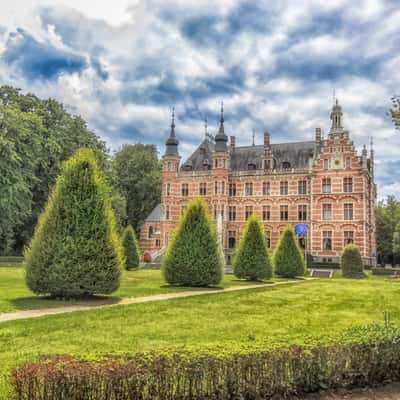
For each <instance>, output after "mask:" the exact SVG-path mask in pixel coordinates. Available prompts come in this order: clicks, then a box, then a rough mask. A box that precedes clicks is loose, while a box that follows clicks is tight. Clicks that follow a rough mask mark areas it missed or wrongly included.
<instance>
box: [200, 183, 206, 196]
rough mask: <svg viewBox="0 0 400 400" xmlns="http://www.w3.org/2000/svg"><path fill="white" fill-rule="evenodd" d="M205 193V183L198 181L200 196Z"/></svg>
mask: <svg viewBox="0 0 400 400" xmlns="http://www.w3.org/2000/svg"><path fill="white" fill-rule="evenodd" d="M206 194H207V183H205V182H202V183H200V196H205V195H206Z"/></svg>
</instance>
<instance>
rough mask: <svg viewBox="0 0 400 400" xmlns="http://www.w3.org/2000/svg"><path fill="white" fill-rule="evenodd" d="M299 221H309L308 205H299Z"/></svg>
mask: <svg viewBox="0 0 400 400" xmlns="http://www.w3.org/2000/svg"><path fill="white" fill-rule="evenodd" d="M299 221H307V205H306V204H300V205H299Z"/></svg>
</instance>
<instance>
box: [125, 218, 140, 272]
mask: <svg viewBox="0 0 400 400" xmlns="http://www.w3.org/2000/svg"><path fill="white" fill-rule="evenodd" d="M122 245H123V246H124V254H125V265H126V269H127V270H131V269H136V268H139V264H140V248H139V243H138V241H137V238H136V234H135V231H134V230H133V228H132V226H131V225H128V226H127V227H126V228H125V230H124V234H123V235H122Z"/></svg>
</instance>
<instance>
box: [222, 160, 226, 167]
mask: <svg viewBox="0 0 400 400" xmlns="http://www.w3.org/2000/svg"><path fill="white" fill-rule="evenodd" d="M225 165H226V162H225V158H223V159H222V168H225Z"/></svg>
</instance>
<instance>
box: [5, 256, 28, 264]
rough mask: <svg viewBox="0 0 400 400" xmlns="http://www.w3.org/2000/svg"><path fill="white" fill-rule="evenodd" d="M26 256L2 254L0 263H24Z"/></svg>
mask: <svg viewBox="0 0 400 400" xmlns="http://www.w3.org/2000/svg"><path fill="white" fill-rule="evenodd" d="M23 261H24V257H19V256H2V257H0V264H17V263H22V262H23Z"/></svg>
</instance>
